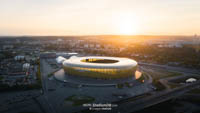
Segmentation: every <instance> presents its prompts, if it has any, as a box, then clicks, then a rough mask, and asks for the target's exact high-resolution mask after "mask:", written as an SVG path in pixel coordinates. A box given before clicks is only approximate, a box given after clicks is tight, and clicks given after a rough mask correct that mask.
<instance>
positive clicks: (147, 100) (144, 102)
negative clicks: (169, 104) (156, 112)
mask: <svg viewBox="0 0 200 113" xmlns="http://www.w3.org/2000/svg"><path fill="white" fill-rule="evenodd" d="M199 85H200V81H197V82H195V83H191V84H186V85H184V86H180V87H178V88H175V89H173V90H170V91H169V90H167V91H162V92H158V93H154V94H153V95H152V96H147V97H144V98H140V99H138V100H134V101H129V100H127V101H123V103H119V104H118V107H117V108H113V110H112V111H110V112H112V113H116V112H120V113H132V112H135V111H139V110H142V109H144V108H147V107H150V106H153V105H156V104H158V103H161V102H164V101H167V100H170V99H172V98H177V97H179V96H180V95H182V94H184V93H185V92H187V91H190V90H192V89H195V88H197V87H199ZM133 98H134V97H133Z"/></svg>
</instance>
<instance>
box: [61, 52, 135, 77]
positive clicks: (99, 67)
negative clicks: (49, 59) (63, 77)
mask: <svg viewBox="0 0 200 113" xmlns="http://www.w3.org/2000/svg"><path fill="white" fill-rule="evenodd" d="M137 65H138V64H137V62H136V61H134V60H132V59H128V58H118V57H98V56H89V57H71V58H70V59H68V60H65V61H64V62H63V68H64V70H65V73H66V74H67V75H71V76H82V77H90V78H98V79H117V78H127V77H133V76H135V75H134V74H135V71H136V69H137Z"/></svg>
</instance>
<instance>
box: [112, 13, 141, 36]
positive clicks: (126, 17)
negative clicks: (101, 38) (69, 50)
mask: <svg viewBox="0 0 200 113" xmlns="http://www.w3.org/2000/svg"><path fill="white" fill-rule="evenodd" d="M115 27H116V30H117V32H118V34H121V35H134V34H136V33H137V32H138V20H137V18H136V17H135V16H133V15H130V14H121V15H118V16H117V18H115Z"/></svg>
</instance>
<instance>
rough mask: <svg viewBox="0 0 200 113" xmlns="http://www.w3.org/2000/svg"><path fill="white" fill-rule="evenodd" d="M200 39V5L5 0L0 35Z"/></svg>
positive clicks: (192, 0) (195, 1)
mask: <svg viewBox="0 0 200 113" xmlns="http://www.w3.org/2000/svg"><path fill="white" fill-rule="evenodd" d="M194 34H200V0H0V35H194Z"/></svg>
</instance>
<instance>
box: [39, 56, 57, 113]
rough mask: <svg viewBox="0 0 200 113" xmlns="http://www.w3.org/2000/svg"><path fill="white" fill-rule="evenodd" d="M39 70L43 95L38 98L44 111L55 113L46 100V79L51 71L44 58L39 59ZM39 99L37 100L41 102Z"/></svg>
mask: <svg viewBox="0 0 200 113" xmlns="http://www.w3.org/2000/svg"><path fill="white" fill-rule="evenodd" d="M40 71H41V79H42V90H43V95H42V96H41V98H40V99H41V100H42V101H43V102H42V103H41V104H42V105H43V106H44V108H45V111H46V113H57V112H56V110H55V109H54V107H53V106H52V104H51V103H50V102H49V101H48V83H47V81H48V74H49V73H51V67H50V65H49V64H48V63H46V62H45V60H44V59H40ZM41 100H39V101H40V102H41ZM44 104H46V105H44Z"/></svg>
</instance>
